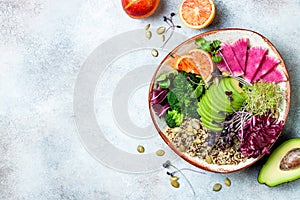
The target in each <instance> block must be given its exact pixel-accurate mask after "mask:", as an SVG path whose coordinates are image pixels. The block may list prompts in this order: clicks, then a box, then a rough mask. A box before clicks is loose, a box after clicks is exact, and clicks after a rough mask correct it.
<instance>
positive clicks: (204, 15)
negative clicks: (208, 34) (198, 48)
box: [179, 0, 216, 29]
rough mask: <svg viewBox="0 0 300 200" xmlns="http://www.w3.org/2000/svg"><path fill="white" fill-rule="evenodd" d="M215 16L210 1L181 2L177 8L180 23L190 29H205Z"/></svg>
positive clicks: (192, 0) (212, 4)
mask: <svg viewBox="0 0 300 200" xmlns="http://www.w3.org/2000/svg"><path fill="white" fill-rule="evenodd" d="M215 14H216V8H215V4H214V2H213V1H212V0H183V1H182V2H181V4H180V7H179V17H180V19H181V21H182V23H183V24H184V25H186V26H187V27H189V28H192V29H201V28H205V27H207V26H208V25H209V24H210V23H211V22H212V21H213V19H214V18H215Z"/></svg>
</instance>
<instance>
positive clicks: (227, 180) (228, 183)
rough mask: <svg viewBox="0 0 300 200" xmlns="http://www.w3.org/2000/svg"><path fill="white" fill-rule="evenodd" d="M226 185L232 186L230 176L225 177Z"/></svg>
mask: <svg viewBox="0 0 300 200" xmlns="http://www.w3.org/2000/svg"><path fill="white" fill-rule="evenodd" d="M224 182H225V185H226V186H227V187H230V186H231V180H230V179H229V178H228V177H226V178H225V181H224Z"/></svg>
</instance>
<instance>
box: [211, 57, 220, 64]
mask: <svg viewBox="0 0 300 200" xmlns="http://www.w3.org/2000/svg"><path fill="white" fill-rule="evenodd" d="M211 59H212V61H213V62H215V63H219V62H221V61H222V57H221V56H212V58H211Z"/></svg>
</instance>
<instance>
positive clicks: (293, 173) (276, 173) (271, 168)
mask: <svg viewBox="0 0 300 200" xmlns="http://www.w3.org/2000/svg"><path fill="white" fill-rule="evenodd" d="M295 148H300V138H294V139H289V140H287V141H285V142H284V143H282V144H281V145H280V146H279V147H277V148H276V149H275V150H274V152H273V153H272V154H271V155H270V157H269V158H268V160H267V162H266V163H265V164H264V165H263V167H262V168H261V170H260V172H259V174H258V177H257V180H258V182H259V183H261V184H265V185H267V186H269V187H274V186H277V185H280V184H283V183H287V182H291V181H294V180H297V179H299V178H300V166H299V167H297V168H294V169H290V170H281V169H280V167H279V166H280V162H281V160H282V158H283V157H284V156H285V155H286V154H287V153H288V152H289V151H290V150H292V149H295Z"/></svg>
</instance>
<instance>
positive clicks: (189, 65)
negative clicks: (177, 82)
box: [174, 55, 200, 74]
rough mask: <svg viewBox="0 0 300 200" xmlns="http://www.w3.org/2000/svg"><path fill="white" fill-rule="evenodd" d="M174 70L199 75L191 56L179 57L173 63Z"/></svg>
mask: <svg viewBox="0 0 300 200" xmlns="http://www.w3.org/2000/svg"><path fill="white" fill-rule="evenodd" d="M174 68H175V69H177V70H180V71H185V72H190V73H194V74H200V73H199V70H198V68H197V66H196V64H195V62H194V61H193V59H192V56H191V55H183V56H179V57H178V58H177V59H176V61H175V63H174Z"/></svg>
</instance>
